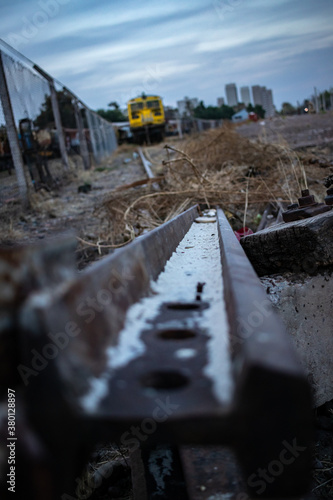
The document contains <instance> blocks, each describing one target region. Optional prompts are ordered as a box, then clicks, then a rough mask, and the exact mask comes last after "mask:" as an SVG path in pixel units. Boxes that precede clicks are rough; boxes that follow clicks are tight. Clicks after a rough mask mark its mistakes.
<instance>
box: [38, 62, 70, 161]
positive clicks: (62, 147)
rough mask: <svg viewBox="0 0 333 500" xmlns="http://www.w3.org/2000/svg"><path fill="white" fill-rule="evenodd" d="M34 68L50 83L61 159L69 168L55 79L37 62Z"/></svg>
mask: <svg viewBox="0 0 333 500" xmlns="http://www.w3.org/2000/svg"><path fill="white" fill-rule="evenodd" d="M34 70H35V71H37V73H39V74H40V75H42V77H43V78H45V80H47V81H48V83H49V88H50V94H51V104H52V111H53V116H54V121H55V126H56V129H57V132H58V140H59V149H60V154H61V159H62V162H63V164H64V167H65V168H66V169H67V170H68V169H69V162H68V155H67V149H66V143H65V137H64V131H63V128H62V123H61V116H60V111H59V104H58V99H57V92H56V89H55V86H54V80H53V78H52V77H51V76H50V75H48V74H47V73H45V71H43V70H42V69H41V68H40V67H39V66H37V65H36V64H35V65H34Z"/></svg>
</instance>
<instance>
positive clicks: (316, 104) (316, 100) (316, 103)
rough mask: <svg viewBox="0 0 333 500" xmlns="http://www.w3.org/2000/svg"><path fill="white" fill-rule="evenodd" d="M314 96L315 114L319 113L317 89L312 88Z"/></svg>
mask: <svg viewBox="0 0 333 500" xmlns="http://www.w3.org/2000/svg"><path fill="white" fill-rule="evenodd" d="M314 95H315V106H316V113H319V104H318V95H317V87H314Z"/></svg>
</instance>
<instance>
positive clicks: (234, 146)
mask: <svg viewBox="0 0 333 500" xmlns="http://www.w3.org/2000/svg"><path fill="white" fill-rule="evenodd" d="M164 148H165V159H164V161H163V162H162V163H163V165H161V164H160V165H159V166H158V165H156V162H154V161H153V163H154V165H153V168H154V167H155V171H156V170H157V171H158V174H159V175H160V173H161V170H162V169H163V174H164V181H163V184H162V185H161V187H162V189H161V190H160V191H155V190H154V188H153V186H148V187H139V188H132V189H129V190H128V191H121V192H116V191H114V192H112V193H111V195H109V196H108V197H107V198H106V199H105V200H104V202H103V204H102V206H101V207H100V208H99V209H98V210H97V214H98V216H99V217H100V218H101V219H103V221H106V220H107V221H108V227H107V230H106V231H105V233H104V234H103V238H104V243H108V244H109V245H110V246H113V245H114V246H116V245H122V244H125V243H126V242H128V241H131V240H132V239H134V238H135V236H138V235H140V234H142V233H144V232H146V231H148V230H151V229H153V228H154V227H157V226H158V225H160V224H161V223H163V222H165V221H167V220H169V219H170V218H172V217H174V216H175V215H177V214H179V213H181V212H182V211H184V210H186V209H187V208H189V207H190V206H192V205H194V204H196V203H201V204H206V205H208V206H211V205H220V206H222V208H224V209H225V210H227V211H228V212H231V213H232V214H235V215H236V218H237V220H238V225H239V226H240V227H241V225H242V224H244V223H245V219H246V213H247V216H248V217H249V218H250V222H251V223H253V218H254V216H255V215H256V214H257V213H258V211H261V210H262V209H263V208H264V206H265V204H266V203H267V202H268V201H276V200H280V201H285V202H287V203H291V202H292V201H295V200H296V199H297V198H298V197H299V196H300V190H301V189H304V188H305V187H307V180H306V173H305V168H304V165H303V164H302V162H301V161H300V159H299V156H298V155H297V154H296V153H295V152H293V151H292V150H291V149H290V148H289V147H288V146H287V145H286V144H285V143H284V142H281V143H279V144H266V143H265V142H262V141H250V140H249V139H247V138H244V137H241V136H239V135H238V134H237V132H236V131H235V129H234V127H233V126H230V125H226V126H223V127H222V128H219V129H215V130H210V131H207V132H205V133H202V134H200V135H197V136H193V137H191V138H190V139H188V140H187V141H184V142H183V143H181V144H180V146H179V148H178V147H177V148H175V147H173V146H169V145H166V146H165V147H164ZM148 155H149V152H148ZM148 155H147V156H148Z"/></svg>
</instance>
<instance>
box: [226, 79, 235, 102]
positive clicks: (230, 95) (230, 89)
mask: <svg viewBox="0 0 333 500" xmlns="http://www.w3.org/2000/svg"><path fill="white" fill-rule="evenodd" d="M225 95H226V96H227V103H228V106H237V103H238V97H237V87H236V84H235V83H228V84H227V85H226V86H225Z"/></svg>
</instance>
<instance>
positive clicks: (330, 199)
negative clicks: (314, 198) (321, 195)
mask: <svg viewBox="0 0 333 500" xmlns="http://www.w3.org/2000/svg"><path fill="white" fill-rule="evenodd" d="M326 193H327V196H326V197H325V203H326V205H333V188H329V189H328V190H327V191H326Z"/></svg>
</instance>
